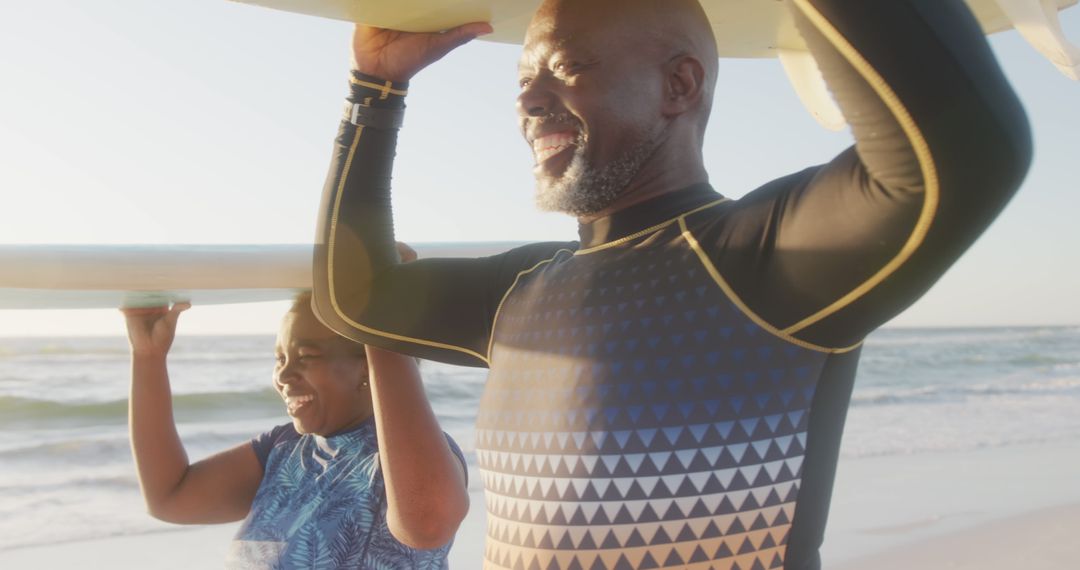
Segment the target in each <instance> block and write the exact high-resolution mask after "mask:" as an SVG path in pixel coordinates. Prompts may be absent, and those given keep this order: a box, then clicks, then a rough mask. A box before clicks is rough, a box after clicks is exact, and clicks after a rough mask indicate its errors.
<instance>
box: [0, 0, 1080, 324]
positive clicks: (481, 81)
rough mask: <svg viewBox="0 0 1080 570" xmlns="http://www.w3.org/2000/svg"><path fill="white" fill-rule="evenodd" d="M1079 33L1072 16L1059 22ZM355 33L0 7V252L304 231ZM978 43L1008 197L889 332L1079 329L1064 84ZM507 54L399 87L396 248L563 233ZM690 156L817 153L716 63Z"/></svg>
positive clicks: (831, 144) (195, 0) (168, 6)
mask: <svg viewBox="0 0 1080 570" xmlns="http://www.w3.org/2000/svg"><path fill="white" fill-rule="evenodd" d="M1061 18H1062V24H1063V27H1064V29H1065V33H1066V35H1067V36H1069V37H1070V38H1071V39H1072V40H1073V41H1074V42H1075V43H1080V8H1075V7H1074V8H1072V9H1070V10H1067V11H1065V12H1063V13H1062V15H1061ZM350 33H351V25H350V24H347V23H343V22H336V21H331V20H323V19H318V18H313V17H307V16H300V15H295V14H287V13H282V12H276V11H272V10H266V9H261V8H256V7H252V6H247V5H241V4H235V3H232V2H227V1H224V0H184V1H177V0H173V1H169V2H166V1H164V0H95V1H94V2H85V1H79V0H40V1H34V2H29V1H20V2H15V1H5V2H0V54H2V55H0V199H2V202H0V243H3V244H31V243H48V244H61V243H70V244H125V243H135V244H172V243H197V244H214V243H244V244H260V243H310V242H311V241H312V239H313V237H314V234H315V220H316V218H317V216H318V204H319V198H320V195H321V192H322V184H323V180H324V179H325V175H326V170H327V166H328V163H329V157H330V151H331V145H332V141H333V138H334V135H335V132H336V130H337V125H338V120H339V117H340V114H341V109H342V102H343V97H344V95H345V93H346V77H347V69H348V41H349V36H350ZM992 45H993V47H994V49H995V52H996V53H997V54H998V56H999V58H1000V60H1001V63H1002V66H1003V68H1004V69H1005V72H1006V74H1007V75H1008V77H1009V78H1010V80H1011V81H1012V82H1013V85H1014V87H1015V88H1016V90H1017V91H1018V93H1019V95H1020V98H1021V100H1022V101H1023V102H1024V105H1025V107H1026V109H1027V111H1028V114H1029V118H1030V120H1031V123H1032V127H1033V131H1034V135H1035V144H1036V155H1035V162H1034V166H1033V168H1032V170H1031V173H1030V175H1029V176H1028V179H1027V181H1026V182H1025V185H1024V187H1023V188H1022V189H1021V191H1020V192H1019V194H1018V195H1017V197H1016V198H1015V199H1014V200H1013V202H1012V203H1011V204H1010V205H1009V207H1008V208H1007V209H1006V210H1005V212H1004V213H1003V214H1002V215H1001V217H1000V218H999V219H998V220H997V221H996V222H995V223H994V225H993V226H992V227H991V228H990V229H989V231H987V233H986V234H985V235H984V236H983V237H982V239H981V240H980V241H979V242H978V243H977V244H976V245H975V246H974V247H973V248H972V249H971V250H970V251H969V252H968V254H967V255H966V256H965V257H964V258H963V259H961V261H960V262H959V263H957V264H956V265H955V266H954V267H953V268H952V269H951V270H950V271H949V272H948V274H946V276H945V277H944V278H943V279H942V280H941V281H940V282H939V283H938V284H937V285H936V286H935V288H934V289H933V290H932V291H931V292H930V293H929V294H928V295H927V296H926V297H924V298H923V299H922V300H921V301H919V302H918V303H917V304H916V305H915V306H913V307H912V308H910V309H909V310H908V311H906V312H905V313H904V314H902V315H900V316H899V317H897V318H896V319H894V321H893V322H892V323H891V324H893V325H899V326H983V325H1050V324H1080V300H1077V299H1076V297H1075V295H1076V293H1077V292H1078V291H1080V263H1078V262H1080V253H1078V252H1080V224H1078V223H1077V221H1076V217H1077V216H1078V215H1080V192H1078V190H1080V184H1078V182H1077V165H1078V163H1080V83H1077V82H1074V81H1070V80H1068V79H1067V78H1065V77H1064V76H1063V75H1061V74H1060V73H1059V72H1058V71H1057V70H1056V69H1055V68H1054V67H1053V66H1052V65H1051V64H1050V63H1049V62H1048V61H1046V60H1045V59H1044V58H1043V57H1042V56H1040V55H1039V54H1038V53H1036V52H1035V51H1034V49H1032V48H1031V47H1030V46H1028V45H1027V44H1026V43H1025V42H1024V41H1023V40H1022V39H1021V38H1020V37H1019V36H1018V34H1016V33H1015V32H1006V33H1003V34H998V35H996V36H994V37H993V39H992ZM519 51H520V48H519V47H518V46H513V45H503V44H495V43H490V42H474V43H473V44H470V45H467V46H465V47H464V48H461V49H460V50H458V51H456V52H454V53H452V54H451V55H449V56H448V57H446V58H445V59H444V60H443V61H441V62H439V63H438V64H436V65H435V66H433V67H431V68H429V69H427V70H425V71H423V72H422V73H421V74H420V75H419V76H417V77H416V78H415V79H414V81H413V82H412V85H411V88H410V95H409V98H408V105H409V112H408V115H407V117H406V122H405V128H404V129H403V131H402V132H401V135H400V139H399V147H398V159H397V162H396V169H395V178H394V180H395V189H394V192H395V194H394V204H395V219H396V225H397V231H398V238H399V239H401V240H403V241H409V242H415V243H422V242H446V241H453V242H460V241H533V240H567V239H576V225H575V223H574V221H573V220H572V219H570V218H568V217H566V216H562V215H559V214H548V213H540V212H537V211H536V210H535V208H534V207H533V201H532V192H533V183H532V174H531V170H532V157H531V153H530V151H529V149H528V147H527V146H526V144H525V143H524V142H523V141H522V139H521V136H520V134H519V133H518V131H517V126H516V121H515V111H514V98H515V96H516V94H517V86H516V65H517V58H518V54H519ZM720 77H721V79H720V85H719V88H718V92H717V95H716V97H717V100H716V104H715V105H714V112H713V118H712V121H711V124H710V130H709V131H708V133H707V137H706V148H705V156H706V161H707V164H706V165H707V168H708V170H709V172H710V176H711V181H712V184H713V186H714V187H716V188H717V189H718V190H719V191H720V192H721V193H723V194H725V195H727V196H730V197H733V198H737V197H739V196H742V195H743V194H745V193H746V192H748V191H750V190H752V189H753V188H755V187H757V186H759V185H761V184H762V183H764V182H766V181H768V180H770V179H772V178H775V177H777V176H780V175H783V174H787V173H790V172H793V171H796V170H800V169H802V168H804V167H806V166H809V165H812V164H817V163H821V162H825V161H827V160H829V159H830V158H831V157H832V156H833V155H835V154H836V153H837V152H839V151H840V150H842V149H843V148H845V147H846V146H848V145H849V144H851V138H850V134H848V133H846V132H841V133H832V132H828V131H825V130H824V129H822V128H820V127H819V126H818V125H817V124H816V123H815V122H814V121H813V120H812V119H811V118H810V116H809V115H808V114H807V113H806V112H805V111H804V110H803V108H802V107H801V105H800V104H799V102H798V100H797V99H796V97H795V94H794V92H793V91H792V89H791V88H790V87H789V85H788V84H787V80H786V77H785V76H784V73H783V71H782V69H781V67H780V65H779V63H778V62H777V61H775V60H724V61H722V62H721V75H720ZM285 307H286V304H284V303H260V304H250V305H235V306H227V307H197V308H195V309H193V310H192V311H190V312H189V313H188V314H187V315H185V317H184V319H183V320H182V321H181V327H180V329H181V332H182V333H192V334H199V333H208V334H209V333H233V332H235V333H272V332H274V331H276V328H277V322H278V319H279V318H280V315H281V314H282V313H283V312H284V310H285ZM122 333H123V324H122V320H121V319H120V316H119V315H118V314H117V313H116V312H115V311H113V310H86V311H0V336H18V335H35V336H40V335H57V336H62V335H76V334H122Z"/></svg>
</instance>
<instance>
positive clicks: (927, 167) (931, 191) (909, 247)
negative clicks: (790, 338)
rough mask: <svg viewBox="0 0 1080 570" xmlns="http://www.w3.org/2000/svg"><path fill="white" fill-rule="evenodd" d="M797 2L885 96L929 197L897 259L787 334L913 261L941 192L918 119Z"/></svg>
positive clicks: (828, 27) (817, 17)
mask: <svg viewBox="0 0 1080 570" xmlns="http://www.w3.org/2000/svg"><path fill="white" fill-rule="evenodd" d="M794 2H795V5H796V6H798V7H799V9H800V10H802V12H803V13H804V14H805V15H806V17H807V18H808V19H809V20H810V22H811V23H813V24H814V26H815V27H816V28H817V29H818V31H819V32H821V33H822V35H824V36H825V38H826V39H828V40H829V42H830V43H832V45H833V47H835V48H836V49H837V51H839V52H840V53H841V54H842V55H843V56H844V58H845V59H847V61H848V63H850V64H851V66H852V67H854V68H855V69H856V71H858V72H859V74H860V75H862V77H863V79H865V80H866V82H867V83H869V84H870V86H871V87H872V88H873V89H874V91H875V92H876V93H877V94H878V96H879V97H881V99H882V101H883V102H884V103H885V106H886V107H888V108H889V110H890V111H892V114H893V116H894V117H895V118H896V121H897V122H898V123H900V127H901V128H903V129H904V133H905V134H906V135H907V137H908V140H909V142H910V143H911V146H912V149H913V150H914V151H915V156H916V157H917V158H918V160H919V166H920V167H921V168H922V174H923V180H924V181H925V183H926V192H925V194H926V197H925V198H924V201H923V207H922V211H921V212H920V213H919V219H918V220H917V221H916V222H915V227H914V228H912V230H911V236H909V237H908V241H907V242H906V243H904V246H903V247H902V248H900V252H899V253H898V254H896V257H894V258H893V259H892V260H890V261H889V262H888V263H886V264H885V266H884V267H882V268H881V269H880V270H878V272H877V273H875V274H874V275H872V276H871V277H870V278H869V279H867V280H866V282H864V283H863V284H861V285H859V286H858V287H856V288H854V289H852V290H851V292H849V293H848V294H846V295H844V296H843V297H840V298H839V299H837V300H836V301H834V302H833V303H832V304H831V305H829V306H827V307H825V308H824V309H821V310H820V311H818V312H817V313H814V314H813V315H810V316H809V317H806V318H805V319H803V320H801V321H799V322H797V323H795V324H794V325H791V326H789V327H787V328H786V329H784V332H785V333H787V334H794V333H796V332H798V331H801V330H803V329H805V328H806V327H809V326H810V325H813V324H815V323H817V322H818V321H821V320H822V319H824V318H826V317H828V316H829V315H832V314H833V313H835V312H837V311H839V310H840V309H843V308H844V307H846V306H848V305H850V304H851V303H853V302H854V301H855V300H856V299H858V298H859V297H862V296H863V295H865V294H866V293H868V292H869V291H870V290H871V289H873V288H874V287H877V286H878V285H880V284H881V282H882V281H884V280H885V279H887V278H888V277H889V276H890V275H892V274H893V272H895V271H896V270H897V269H898V268H899V267H900V266H901V265H903V264H904V263H905V262H906V261H907V260H908V259H910V258H911V256H912V254H914V253H915V250H916V249H918V248H919V246H920V245H922V242H923V239H925V238H926V233H927V232H928V231H929V230H930V224H931V223H932V222H933V220H934V214H935V212H936V211H937V205H938V195H939V190H940V189H939V187H938V184H939V182H938V176H937V167H936V166H935V165H934V157H933V155H932V154H931V152H930V145H929V144H928V143H927V142H926V139H925V138H924V137H923V134H922V131H920V130H919V127H918V125H916V124H915V119H914V118H912V116H911V113H910V112H908V110H907V108H906V107H904V103H903V102H902V101H901V100H900V98H899V97H898V96H897V95H896V93H895V92H894V91H893V90H892V88H891V87H889V85H888V84H887V83H886V82H885V79H884V78H882V77H881V75H879V74H878V72H877V71H876V70H875V69H874V68H873V67H872V66H871V65H870V63H869V62H868V61H866V59H864V58H863V56H862V54H860V53H859V52H858V51H857V50H856V49H855V48H854V46H852V45H851V44H850V43H849V42H848V41H847V39H846V38H845V37H844V36H843V35H842V34H841V33H840V32H839V31H838V30H837V29H836V28H835V27H833V25H832V24H831V23H830V22H829V21H828V20H827V19H825V17H824V16H823V15H821V13H820V12H818V11H817V9H816V8H814V7H813V6H811V5H810V2H809V0H794Z"/></svg>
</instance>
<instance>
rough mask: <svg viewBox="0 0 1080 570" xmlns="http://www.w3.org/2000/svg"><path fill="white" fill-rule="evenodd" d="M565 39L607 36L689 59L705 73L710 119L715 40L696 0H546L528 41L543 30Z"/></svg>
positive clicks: (640, 51) (638, 53)
mask: <svg viewBox="0 0 1080 570" xmlns="http://www.w3.org/2000/svg"><path fill="white" fill-rule="evenodd" d="M555 30H559V31H560V32H562V33H560V34H559V35H560V36H561V37H570V38H572V37H574V36H581V35H586V34H589V35H593V34H597V33H598V32H603V33H604V34H605V38H606V39H607V40H608V41H613V42H618V43H619V45H620V47H622V48H624V49H627V50H630V51H631V52H633V53H628V54H627V55H628V57H630V56H633V57H642V56H646V55H650V56H652V57H654V58H657V59H659V60H661V61H667V60H670V59H672V58H676V57H679V56H689V57H692V58H694V59H696V60H697V61H698V62H700V64H701V66H702V68H703V70H704V81H703V87H704V97H702V102H703V106H704V109H703V111H704V113H703V116H702V117H700V119H702V120H706V121H707V120H708V111H709V108H710V107H711V102H712V95H713V94H714V92H715V86H716V77H717V66H718V64H717V60H718V55H717V51H716V37H715V35H714V34H713V30H712V25H711V24H710V23H709V18H708V16H706V14H705V10H704V9H702V7H701V4H700V3H699V2H698V1H697V0H546V1H545V2H543V3H542V4H541V5H540V7H539V8H538V9H537V11H536V14H535V15H534V17H533V20H532V23H531V24H530V26H529V29H528V31H527V34H526V38H525V43H526V44H528V43H529V40H530V38H534V37H536V36H537V35H538V34H540V33H541V32H542V33H543V34H544V35H548V34H551V32H553V31H555Z"/></svg>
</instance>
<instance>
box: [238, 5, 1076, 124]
mask: <svg viewBox="0 0 1080 570" xmlns="http://www.w3.org/2000/svg"><path fill="white" fill-rule="evenodd" d="M233 1H235V2H240V3H244V4H252V5H257V6H263V7H267V8H273V9H277V10H284V11H288V12H296V13H301V14H308V15H313V16H320V17H324V18H332V19H337V20H345V21H350V22H362V23H365V24H369V25H373V26H378V27H382V28H391V29H397V30H403V31H410V32H431V31H439V30H445V29H448V28H451V27H454V26H457V25H460V24H464V23H466V22H476V21H486V22H491V24H492V27H493V28H494V32H493V33H492V34H490V35H487V36H484V38H483V39H484V40H488V41H496V42H504V43H521V42H522V41H523V39H524V37H525V29H526V27H527V26H528V24H529V20H530V18H531V17H532V13H533V12H534V11H535V10H536V7H537V6H538V5H539V4H540V0H233ZM867 1H872V0H867ZM966 1H967V4H968V6H969V7H970V8H971V11H972V13H974V14H975V17H976V18H977V19H978V20H979V23H980V25H981V26H982V28H983V30H984V31H985V32H986V33H987V34H993V33H997V32H1001V31H1004V30H1009V29H1013V28H1015V29H1016V30H1017V31H1018V32H1019V33H1020V35H1021V36H1023V37H1024V39H1025V40H1027V41H1028V43H1029V44H1031V45H1032V46H1033V47H1034V48H1035V49H1036V50H1038V51H1039V53H1041V54H1042V55H1043V56H1045V57H1046V58H1047V59H1048V60H1049V61H1050V62H1051V63H1053V64H1054V65H1055V66H1056V67H1057V68H1058V69H1059V70H1060V71H1061V72H1062V73H1063V74H1064V75H1065V76H1067V77H1069V78H1071V79H1074V80H1080V47H1077V45H1076V44H1073V43H1071V42H1070V41H1069V40H1068V38H1066V37H1065V34H1064V32H1063V31H1062V29H1061V22H1060V21H1059V19H1058V12H1059V11H1061V10H1064V9H1066V8H1070V7H1073V6H1075V5H1076V4H1077V2H1080V0H966ZM701 3H702V6H703V7H704V8H705V12H706V13H707V14H708V15H709V20H710V21H711V22H712V26H713V31H714V32H715V34H716V38H717V50H718V52H719V54H720V57H723V58H779V59H780V61H781V63H782V64H783V68H784V70H785V72H786V73H787V75H788V79H789V81H790V82H791V84H792V87H793V88H794V89H795V91H796V93H797V94H798V96H799V100H800V101H801V102H802V103H803V106H804V107H806V109H807V111H809V112H810V114H811V115H812V116H813V117H814V118H815V119H816V120H817V121H818V122H819V123H820V124H821V125H822V126H824V127H825V128H827V129H830V130H839V129H842V128H844V127H845V126H846V123H845V121H844V119H843V117H842V116H841V115H840V111H839V109H838V108H837V107H836V104H835V103H834V102H833V100H832V96H831V95H830V94H829V92H828V90H827V89H826V88H825V83H824V81H823V80H821V78H820V72H819V71H818V70H817V65H816V64H815V63H814V61H813V58H811V57H809V55H808V54H809V52H808V50H807V48H806V43H805V42H804V41H803V39H802V37H801V36H800V35H799V33H798V31H797V30H796V29H795V24H794V21H793V19H792V16H791V11H790V10H789V9H788V7H787V6H786V5H785V4H786V3H785V2H776V1H766V0H701Z"/></svg>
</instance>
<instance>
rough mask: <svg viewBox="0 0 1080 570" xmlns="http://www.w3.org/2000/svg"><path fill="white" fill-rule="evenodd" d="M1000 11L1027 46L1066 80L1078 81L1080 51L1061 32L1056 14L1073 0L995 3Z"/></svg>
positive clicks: (1001, 1) (1006, 0)
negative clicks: (1042, 57)
mask: <svg viewBox="0 0 1080 570" xmlns="http://www.w3.org/2000/svg"><path fill="white" fill-rule="evenodd" d="M997 3H998V6H999V7H1000V8H1001V11H1002V12H1004V13H1005V16H1006V17H1008V19H1009V21H1010V22H1012V25H1013V27H1015V28H1016V31H1018V32H1020V35H1021V36H1023V38H1024V39H1025V40H1027V42H1028V43H1029V44H1031V45H1032V47H1034V48H1035V49H1036V50H1038V52H1039V53H1041V54H1043V56H1045V57H1046V59H1049V60H1050V62H1051V63H1053V64H1054V65H1055V66H1057V68H1058V69H1059V70H1060V71H1061V73H1063V74H1064V75H1065V76H1066V77H1068V78H1070V79H1073V80H1080V47H1077V46H1076V45H1074V44H1072V43H1071V42H1069V40H1068V38H1066V37H1065V33H1064V32H1063V31H1062V30H1061V21H1060V20H1059V19H1058V11H1059V10H1060V9H1064V8H1067V7H1068V6H1071V5H1075V4H1076V0H1071V1H1069V2H1065V3H1063V2H1060V1H1055V0H997Z"/></svg>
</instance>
